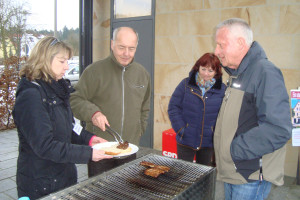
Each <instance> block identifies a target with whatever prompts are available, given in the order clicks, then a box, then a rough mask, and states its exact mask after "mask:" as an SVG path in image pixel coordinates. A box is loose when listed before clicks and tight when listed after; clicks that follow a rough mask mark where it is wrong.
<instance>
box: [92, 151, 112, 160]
mask: <svg viewBox="0 0 300 200" xmlns="http://www.w3.org/2000/svg"><path fill="white" fill-rule="evenodd" d="M104 153H105V152H104V151H103V150H99V149H93V156H92V161H94V162H97V161H99V160H103V159H109V158H112V156H109V155H105V154H104Z"/></svg>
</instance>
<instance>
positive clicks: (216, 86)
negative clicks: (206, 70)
mask: <svg viewBox="0 0 300 200" xmlns="http://www.w3.org/2000/svg"><path fill="white" fill-rule="evenodd" d="M195 76H196V71H194V70H192V71H190V73H189V84H190V85H193V86H196V87H198V86H197V84H196V79H195ZM211 88H213V89H217V90H220V89H221V88H222V77H221V78H219V79H216V83H215V84H214V85H213V86H212V87H211Z"/></svg>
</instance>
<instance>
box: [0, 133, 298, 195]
mask: <svg viewBox="0 0 300 200" xmlns="http://www.w3.org/2000/svg"><path fill="white" fill-rule="evenodd" d="M17 157H18V136H17V132H16V129H12V130H7V131H0V200H13V199H17V198H18V197H17V190H16V163H17ZM77 168H78V181H79V182H81V181H84V180H86V179H87V167H86V165H85V164H81V165H77ZM215 199H216V200H224V188H223V184H222V183H221V182H217V184H216V198H215ZM299 199H300V185H296V184H295V178H292V177H285V185H284V186H281V187H276V186H273V188H272V191H271V193H270V195H269V198H268V200H299Z"/></svg>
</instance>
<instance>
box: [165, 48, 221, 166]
mask: <svg viewBox="0 0 300 200" xmlns="http://www.w3.org/2000/svg"><path fill="white" fill-rule="evenodd" d="M225 88H226V86H225V84H224V83H222V68H221V64H220V61H219V59H218V57H217V56H215V55H214V54H213V53H205V54H204V55H203V56H202V57H201V58H199V59H198V60H197V62H196V63H195V65H194V66H193V68H192V70H191V72H190V73H189V77H187V78H185V79H183V80H182V81H181V82H180V83H179V85H178V86H177V87H176V89H175V91H174V93H173V94H172V97H171V100H170V103H169V108H168V114H169V118H170V121H171V124H172V128H173V129H174V131H175V132H176V141H177V154H178V158H179V159H182V160H186V161H191V162H192V161H193V159H194V157H195V156H196V162H197V163H200V164H204V165H209V166H214V148H213V134H214V128H215V124H216V120H217V116H218V112H219V109H220V106H221V103H222V100H223V97H224V93H225Z"/></svg>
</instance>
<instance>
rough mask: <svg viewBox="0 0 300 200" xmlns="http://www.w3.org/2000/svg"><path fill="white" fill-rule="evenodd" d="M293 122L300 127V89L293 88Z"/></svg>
mask: <svg viewBox="0 0 300 200" xmlns="http://www.w3.org/2000/svg"><path fill="white" fill-rule="evenodd" d="M291 108H292V124H293V127H294V128H300V90H291Z"/></svg>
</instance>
